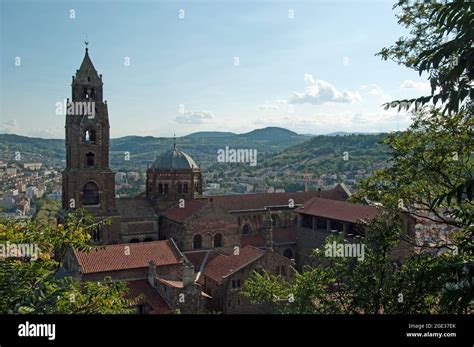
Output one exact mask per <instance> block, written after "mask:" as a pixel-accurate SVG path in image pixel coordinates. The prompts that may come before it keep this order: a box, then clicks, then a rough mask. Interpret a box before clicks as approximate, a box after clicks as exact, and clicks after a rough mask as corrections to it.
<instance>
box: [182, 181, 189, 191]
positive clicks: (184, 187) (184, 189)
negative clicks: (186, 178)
mask: <svg viewBox="0 0 474 347" xmlns="http://www.w3.org/2000/svg"><path fill="white" fill-rule="evenodd" d="M188 191H189V189H188V184H187V183H185V184H183V193H184V194H188Z"/></svg>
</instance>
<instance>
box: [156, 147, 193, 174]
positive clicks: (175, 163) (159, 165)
mask: <svg viewBox="0 0 474 347" xmlns="http://www.w3.org/2000/svg"><path fill="white" fill-rule="evenodd" d="M152 168H153V169H155V170H192V169H199V166H198V165H197V164H196V162H195V161H194V160H193V158H191V156H190V155H189V154H187V153H184V152H183V151H180V150H179V149H176V147H174V148H173V149H172V150H170V151H168V152H165V153H163V154H161V155H160V156H158V158H156V160H155V162H154V163H153V165H152Z"/></svg>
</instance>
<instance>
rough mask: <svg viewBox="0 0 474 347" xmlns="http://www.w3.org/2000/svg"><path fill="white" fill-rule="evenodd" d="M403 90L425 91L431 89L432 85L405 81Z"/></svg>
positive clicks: (402, 85)
mask: <svg viewBox="0 0 474 347" xmlns="http://www.w3.org/2000/svg"><path fill="white" fill-rule="evenodd" d="M400 88H401V89H418V90H425V89H429V88H430V84H429V83H428V82H415V81H412V80H405V81H403V83H402V84H401V86H400Z"/></svg>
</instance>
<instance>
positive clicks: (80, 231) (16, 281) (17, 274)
mask: <svg viewBox="0 0 474 347" xmlns="http://www.w3.org/2000/svg"><path fill="white" fill-rule="evenodd" d="M102 224H104V223H103V222H102V223H95V222H94V221H93V218H92V217H91V216H88V215H85V214H84V212H83V211H76V212H74V213H72V214H70V215H68V216H67V218H66V219H65V221H64V223H63V224H59V225H57V226H56V227H55V226H52V225H50V224H47V223H46V224H45V223H36V222H35V221H33V220H27V221H17V220H11V219H9V220H0V244H1V245H2V246H3V247H2V249H4V250H6V249H7V247H9V248H10V249H11V246H12V245H27V244H28V245H36V246H37V250H38V253H37V254H29V255H28V256H23V257H21V258H18V257H13V256H12V254H6V256H7V257H6V258H4V259H2V260H1V261H0V313H2V314H6V313H9V314H14V313H37V314H44V313H80V314H88V313H128V312H130V306H131V304H132V303H131V302H130V301H128V300H126V299H124V295H125V294H126V291H127V288H126V286H125V284H124V283H121V282H112V281H110V280H108V279H105V281H104V282H101V283H99V282H98V283H95V282H86V283H79V282H77V281H75V280H73V279H72V278H71V277H70V276H66V277H60V276H58V271H59V269H60V266H61V263H60V261H61V260H62V259H63V258H64V256H65V254H66V252H67V250H68V249H69V248H70V247H74V248H76V249H79V250H83V251H87V250H90V249H91V246H90V245H88V241H89V240H90V230H91V229H92V228H97V227H100V226H101V225H102Z"/></svg>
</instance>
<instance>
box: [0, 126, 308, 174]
mask: <svg viewBox="0 0 474 347" xmlns="http://www.w3.org/2000/svg"><path fill="white" fill-rule="evenodd" d="M225 134H227V135H225ZM305 140H307V137H305V136H302V135H298V134H296V133H294V132H291V131H289V130H286V129H282V128H265V129H258V130H254V131H252V132H250V133H246V134H239V135H236V134H233V133H219V132H201V133H193V134H190V135H188V136H184V137H180V138H177V139H176V144H177V146H178V148H179V149H181V150H183V151H185V152H187V153H189V154H190V155H191V156H192V157H193V158H194V159H195V160H196V161H197V162H198V163H199V165H201V166H202V167H203V168H206V167H209V166H210V165H212V164H214V163H215V162H216V158H217V150H218V149H222V148H225V147H226V146H229V147H230V148H236V149H239V148H242V149H247V148H249V149H257V151H258V153H259V155H270V154H273V153H277V152H280V151H282V150H283V149H285V148H287V147H289V146H292V145H295V144H298V143H301V142H303V141H305ZM172 146H173V139H172V138H164V137H153V136H125V137H120V138H115V139H111V143H110V165H111V167H112V168H113V169H133V168H139V167H142V168H144V167H146V166H147V165H150V164H151V163H153V161H154V160H155V158H156V157H157V156H158V155H159V154H161V153H163V152H164V151H166V150H168V149H170V148H172ZM17 151H18V152H20V153H21V156H22V157H21V159H22V160H27V161H29V160H40V161H45V162H48V163H53V164H54V165H56V166H61V165H64V160H65V145H64V140H60V139H40V138H30V137H26V136H19V135H10V134H0V159H4V160H5V159H11V158H14V155H15V152H17ZM126 152H129V153H130V160H129V161H126V160H125V159H124V158H125V153H126Z"/></svg>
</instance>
